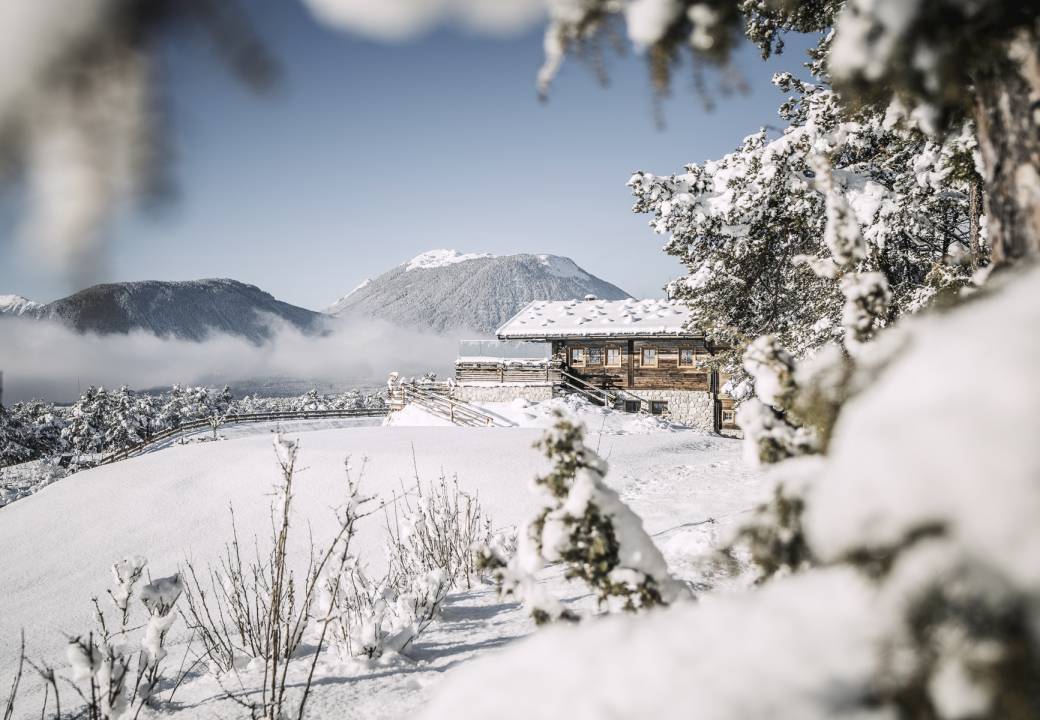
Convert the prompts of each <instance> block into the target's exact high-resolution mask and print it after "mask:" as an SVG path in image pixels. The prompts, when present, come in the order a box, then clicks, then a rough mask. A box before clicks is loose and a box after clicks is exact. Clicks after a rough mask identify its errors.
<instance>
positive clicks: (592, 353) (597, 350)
mask: <svg viewBox="0 0 1040 720" xmlns="http://www.w3.org/2000/svg"><path fill="white" fill-rule="evenodd" d="M602 364H603V348H601V347H591V348H589V365H602Z"/></svg>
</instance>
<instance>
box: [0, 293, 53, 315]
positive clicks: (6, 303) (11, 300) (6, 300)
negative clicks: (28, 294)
mask: <svg viewBox="0 0 1040 720" xmlns="http://www.w3.org/2000/svg"><path fill="white" fill-rule="evenodd" d="M42 307H43V305H42V304H41V303H38V302H34V301H32V300H30V299H29V298H25V297H22V296H21V295H0V315H18V316H21V315H30V316H31V315H35V314H36V313H37V312H39V310H40V308H42Z"/></svg>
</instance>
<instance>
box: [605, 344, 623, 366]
mask: <svg viewBox="0 0 1040 720" xmlns="http://www.w3.org/2000/svg"><path fill="white" fill-rule="evenodd" d="M607 365H613V366H615V367H617V366H620V365H621V348H618V347H608V348H607Z"/></svg>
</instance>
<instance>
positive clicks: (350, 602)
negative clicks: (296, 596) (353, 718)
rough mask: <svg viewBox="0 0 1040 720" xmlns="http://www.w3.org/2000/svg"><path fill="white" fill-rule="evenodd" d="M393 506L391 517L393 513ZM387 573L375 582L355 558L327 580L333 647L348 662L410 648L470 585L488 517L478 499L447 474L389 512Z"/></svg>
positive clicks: (485, 539) (393, 504)
mask: <svg viewBox="0 0 1040 720" xmlns="http://www.w3.org/2000/svg"><path fill="white" fill-rule="evenodd" d="M391 507H392V508H393V510H392V514H391V511H390V510H389V508H391ZM384 510H385V511H386V513H385V515H386V532H387V544H386V560H387V566H388V567H387V572H386V574H385V575H384V576H383V577H382V578H380V579H378V580H376V579H373V578H370V577H369V576H368V575H367V573H366V572H365V570H364V568H363V567H362V566H361V564H360V563H359V562H358V561H357V560H356V559H354V558H351V560H350V561H349V562H345V563H343V564H342V566H341V567H342V570H341V572H340V574H339V575H337V576H333V577H330V578H329V579H327V580H326V587H325V596H324V602H325V605H326V606H327V607H328V608H329V614H330V617H331V618H332V621H333V641H334V644H335V645H336V646H337V647H338V648H339V650H340V652H341V653H342V654H343V655H345V656H350V657H364V658H377V657H381V656H382V655H383V654H384V653H385V652H387V651H392V652H397V653H400V652H402V651H404V650H405V649H406V648H408V646H409V645H411V644H412V643H413V642H414V641H415V640H416V639H417V638H418V637H419V636H420V635H421V634H422V633H423V632H425V631H426V629H427V628H428V627H429V626H430V624H431V623H432V622H433V621H434V620H435V619H436V617H437V615H438V614H439V613H440V608H441V605H442V604H443V602H444V600H445V598H446V597H447V595H448V593H449V592H450V591H451V590H452V589H453V588H455V587H460V586H462V585H463V584H464V585H465V587H466V588H469V587H471V584H472V581H473V580H474V579H475V578H476V577H477V575H478V573H479V567H478V558H477V552H478V549H479V548H480V547H482V546H485V545H486V544H487V543H488V542H489V541H490V539H491V519H490V518H489V517H487V516H486V515H485V513H484V511H483V508H482V507H481V505H480V500H479V498H477V497H476V496H473V495H469V494H468V493H465V492H463V491H462V490H460V489H459V487H458V481H457V480H456V479H453V480H451V481H450V482H449V481H448V480H447V478H446V477H444V476H443V475H442V476H441V477H440V478H439V479H438V480H437V481H436V482H433V483H429V484H426V485H424V484H423V483H422V482H421V481H420V480H419V479H418V478H416V483H415V485H414V486H413V487H412V488H411V489H410V490H409V491H407V492H405V493H404V494H403V495H401V496H399V497H396V498H394V500H393V501H391V502H390V503H388V504H387V505H385V506H384Z"/></svg>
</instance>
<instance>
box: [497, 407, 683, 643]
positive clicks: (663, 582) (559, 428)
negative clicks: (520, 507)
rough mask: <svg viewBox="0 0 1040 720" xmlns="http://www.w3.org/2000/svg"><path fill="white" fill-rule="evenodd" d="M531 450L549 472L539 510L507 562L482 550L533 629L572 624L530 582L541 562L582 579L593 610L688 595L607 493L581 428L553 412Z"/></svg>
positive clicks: (635, 519)
mask: <svg viewBox="0 0 1040 720" xmlns="http://www.w3.org/2000/svg"><path fill="white" fill-rule="evenodd" d="M537 447H539V448H541V449H542V450H543V451H544V452H545V455H546V457H548V458H549V459H550V460H551V461H552V462H553V469H552V471H551V472H550V473H549V474H548V475H545V476H542V477H539V478H536V480H535V483H536V485H537V486H538V487H539V488H541V489H542V490H543V493H544V498H545V501H546V504H545V507H544V508H543V509H542V511H541V512H540V513H539V514H538V515H537V517H535V518H534V520H532V521H531V522H530V523H529V524H528V526H527V529H526V530H525V532H524V533H523V534H522V536H521V539H520V544H519V547H518V550H517V554H516V555H515V556H514V557H513V558H512V559H509V560H508V561H507V560H506V559H505V558H503V557H501V555H500V554H498V553H496V552H494V551H492V550H490V549H488V548H485V549H484V550H483V552H482V562H483V564H484V566H485V567H497V569H496V574H497V576H498V578H499V579H500V580H501V581H502V587H503V590H504V591H505V592H506V593H512V594H515V595H518V596H520V597H521V599H523V600H524V601H525V603H527V605H528V606H529V607H530V608H531V610H532V614H533V616H534V618H535V620H536V621H537V622H539V623H542V622H546V621H549V620H555V619H576V618H575V616H574V615H573V613H571V612H569V611H567V610H565V609H563V607H562V606H561V605H560V604H559V603H558V602H557V601H555V599H553V598H549V597H547V596H546V594H545V593H544V592H542V591H541V589H540V588H538V587H536V585H535V582H534V577H533V576H534V573H535V572H537V571H538V570H539V569H540V568H541V567H542V566H543V565H544V564H545V563H556V562H560V563H563V564H564V565H565V566H566V568H567V573H566V574H567V577H568V578H577V579H580V580H583V581H584V582H585V583H586V584H587V585H588V586H589V587H590V588H591V589H592V591H593V592H594V593H595V594H596V598H597V600H598V602H599V604H600V606H601V607H606V608H607V609H609V610H611V611H616V610H619V609H620V610H625V611H628V612H633V611H636V610H641V609H645V608H651V607H655V606H661V605H669V604H671V603H673V602H676V601H677V600H681V599H685V598H688V597H690V591H689V589H688V588H687V587H686V586H685V585H684V584H683V583H681V582H680V581H678V580H676V579H675V578H673V577H672V576H671V575H670V574H669V572H668V566H667V564H666V563H665V560H664V557H663V556H662V555H661V552H660V551H659V550H658V549H657V547H656V546H655V545H654V543H653V540H652V539H651V538H650V536H649V535H648V534H647V533H646V531H645V530H644V529H643V521H642V520H641V519H640V518H639V516H638V515H636V514H635V513H634V512H632V510H631V509H630V508H629V507H628V506H627V505H625V504H624V503H623V502H621V500H620V498H619V497H618V495H617V493H616V492H615V491H614V490H612V489H611V488H609V487H607V485H606V483H605V482H604V479H605V477H606V474H607V464H606V462H604V461H603V459H602V458H600V457H599V456H598V455H597V454H596V453H595V452H594V451H593V450H591V449H590V448H588V447H586V446H585V443H584V441H583V431H582V429H581V427H580V426H578V425H575V424H574V423H573V422H571V421H570V420H568V419H566V418H565V417H564V416H563V415H562V414H561V413H559V412H557V420H556V423H555V424H554V425H553V427H552V428H551V429H550V430H548V431H547V432H546V433H545V436H544V437H543V438H542V439H541V440H540V441H539V442H538V444H537Z"/></svg>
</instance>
